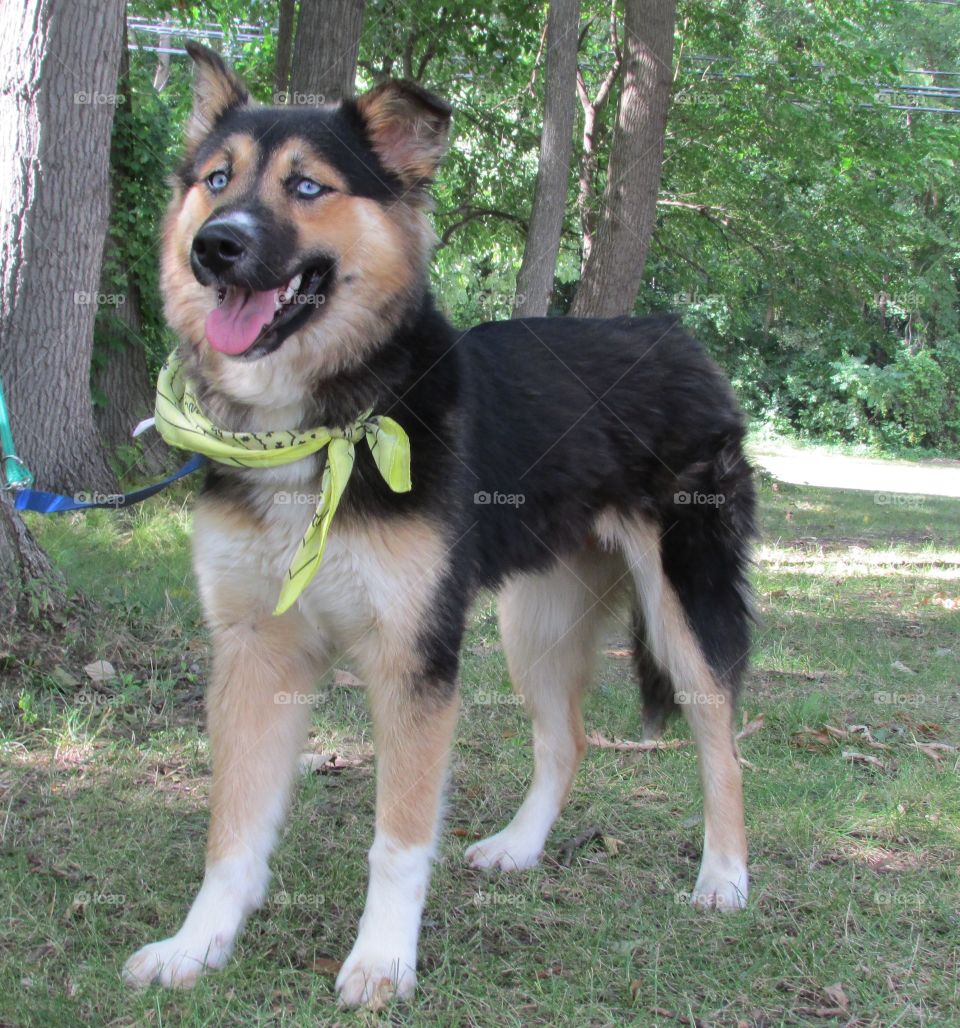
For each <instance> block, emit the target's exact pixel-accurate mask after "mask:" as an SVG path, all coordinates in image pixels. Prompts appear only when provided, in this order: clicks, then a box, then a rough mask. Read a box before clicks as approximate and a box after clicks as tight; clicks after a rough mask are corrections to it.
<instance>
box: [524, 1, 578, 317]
mask: <svg viewBox="0 0 960 1028" xmlns="http://www.w3.org/2000/svg"><path fill="white" fill-rule="evenodd" d="M579 27H580V0H552V2H551V4H550V11H549V13H548V14H547V75H546V84H545V87H544V90H545V99H544V109H543V132H542V134H541V136H540V163H539V167H538V168H537V184H536V187H535V189H534V192H533V209H532V211H531V214H530V228H529V229H528V231H527V241H526V245H525V246H524V248H523V263H522V264H521V265H520V272H519V274H518V275H517V295H516V298H515V299H514V303H513V316H514V317H515V318H520V317H538V316H542V315H544V314H546V313H547V311H548V310H549V309H550V299H551V297H552V296H553V276H554V272H555V270H556V266H557V254H558V253H559V250H560V234H561V233H562V231H563V216H564V213H565V211H566V207H567V185H568V183H569V181H570V155H571V153H572V151H573V121H574V114H575V112H576V99H577V34H578V31H579Z"/></svg>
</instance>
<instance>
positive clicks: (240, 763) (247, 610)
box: [124, 575, 317, 988]
mask: <svg viewBox="0 0 960 1028" xmlns="http://www.w3.org/2000/svg"><path fill="white" fill-rule="evenodd" d="M201 581H202V576H201ZM233 585H234V586H235V587H236V588H235V589H234V590H232V591H230V592H228V590H227V589H224V588H219V589H218V590H217V596H216V597H215V598H214V599H213V600H211V597H210V596H207V597H206V599H207V617H208V621H209V624H210V628H211V633H212V636H213V647H214V656H213V673H212V679H211V684H210V686H209V689H208V694H207V720H208V732H209V736H210V745H211V750H212V757H213V782H212V787H211V796H210V829H209V837H208V844H207V860H206V871H205V873H204V877H203V885H202V886H201V888H200V891H199V893H198V894H197V897H196V899H195V900H194V902H193V905H192V906H191V908H190V912H189V913H188V914H187V917H186V920H185V921H184V923H183V926H182V927H181V928H180V930H179V931H178V932H177V933H176V935H174V936H172V937H170V938H168V939H164V940H163V941H161V942H155V943H152V944H150V945H148V946H144V947H143V948H142V949H140V950H139V951H137V952H136V953H135V954H134V955H133V956H132V957H130V959H129V960H128V961H127V963H126V966H125V967H124V979H125V980H126V981H127V982H128V983H129V984H131V985H138V986H142V985H148V984H150V983H151V982H158V983H159V984H161V985H165V986H168V987H171V986H172V987H180V988H186V987H190V986H192V985H193V984H194V982H195V981H196V980H197V978H198V977H199V976H200V975H201V974H202V973H203V972H204V971H205V970H207V969H213V968H220V967H222V966H223V965H224V964H225V963H226V962H227V960H228V958H229V956H230V953H231V951H232V949H233V945H234V942H235V940H236V938H237V935H238V934H239V932H240V930H241V929H242V927H243V924H244V921H245V920H246V918H247V916H248V915H249V914H250V913H251V912H252V911H253V910H255V909H256V908H257V907H258V906H259V905H260V904H261V903H262V902H263V899H264V896H265V893H266V888H267V882H268V879H269V869H268V866H267V861H268V858H269V855H270V852H271V850H272V849H273V845H274V842H275V840H276V836H277V832H278V830H279V828H280V826H281V823H282V820H283V817H284V814H285V811H286V805H287V798H288V795H289V792H290V786H291V783H292V781H293V777H294V774H295V768H296V761H297V757H298V755H299V754H300V752H301V750H302V744H303V741H304V738H305V735H306V727H307V722H308V717H307V715H308V712H309V710H310V709H311V708H310V703H309V701H310V699H311V698H312V693H313V689H314V684H315V676H316V675H317V666H316V661H317V655H311V646H313V645H314V643H313V640H314V639H315V631H313V630H311V629H310V628H309V627H308V626H307V625H306V623H305V622H304V620H303V618H302V617H301V615H300V614H299V613H297V612H295V611H288V612H287V613H286V614H284V615H283V616H282V617H274V616H273V615H272V613H271V610H270V608H271V607H272V603H268V602H263V603H262V605H261V600H263V601H266V596H264V597H259V596H253V595H251V590H250V587H249V586H246V587H245V586H244V585H243V584H242V579H241V576H239V575H236V576H235V577H234V578H233ZM269 599H270V600H275V595H274V594H273V592H271V593H270V597H269Z"/></svg>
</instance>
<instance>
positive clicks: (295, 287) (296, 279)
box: [287, 272, 303, 294]
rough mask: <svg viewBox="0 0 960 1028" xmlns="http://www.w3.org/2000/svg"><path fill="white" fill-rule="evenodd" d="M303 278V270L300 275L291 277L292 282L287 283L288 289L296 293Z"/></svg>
mask: <svg viewBox="0 0 960 1028" xmlns="http://www.w3.org/2000/svg"><path fill="white" fill-rule="evenodd" d="M302 278H303V272H301V273H300V274H299V275H294V276H293V278H292V279H290V282H289V284H288V285H287V289H289V290H290V292H291V294H293V293H295V292H296V291H297V290H298V289H299V288H300V280H301V279H302Z"/></svg>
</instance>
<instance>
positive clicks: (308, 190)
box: [297, 178, 330, 200]
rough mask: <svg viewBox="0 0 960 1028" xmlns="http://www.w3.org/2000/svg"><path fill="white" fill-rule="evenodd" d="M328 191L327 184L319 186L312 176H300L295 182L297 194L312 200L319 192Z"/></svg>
mask: <svg viewBox="0 0 960 1028" xmlns="http://www.w3.org/2000/svg"><path fill="white" fill-rule="evenodd" d="M329 192H330V187H329V186H321V185H320V183H319V182H314V181H313V179H312V178H302V179H300V181H299V182H298V183H297V196H302V197H304V198H305V199H307V200H312V199H313V198H314V197H315V196H319V195H320V194H321V193H329Z"/></svg>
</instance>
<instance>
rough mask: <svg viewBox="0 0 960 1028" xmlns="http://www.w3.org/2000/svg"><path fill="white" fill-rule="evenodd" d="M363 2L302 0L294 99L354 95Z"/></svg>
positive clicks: (326, 100) (292, 85)
mask: <svg viewBox="0 0 960 1028" xmlns="http://www.w3.org/2000/svg"><path fill="white" fill-rule="evenodd" d="M363 6H364V0H300V18H299V20H298V22H297V35H296V40H295V42H294V45H293V66H292V68H291V71H290V93H291V101H292V102H293V103H329V102H331V101H333V100H339V99H341V98H342V97H345V96H352V95H353V87H354V80H355V79H356V77H357V55H358V54H359V52H360V33H361V31H362V29H363ZM321 98H322V99H321Z"/></svg>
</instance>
